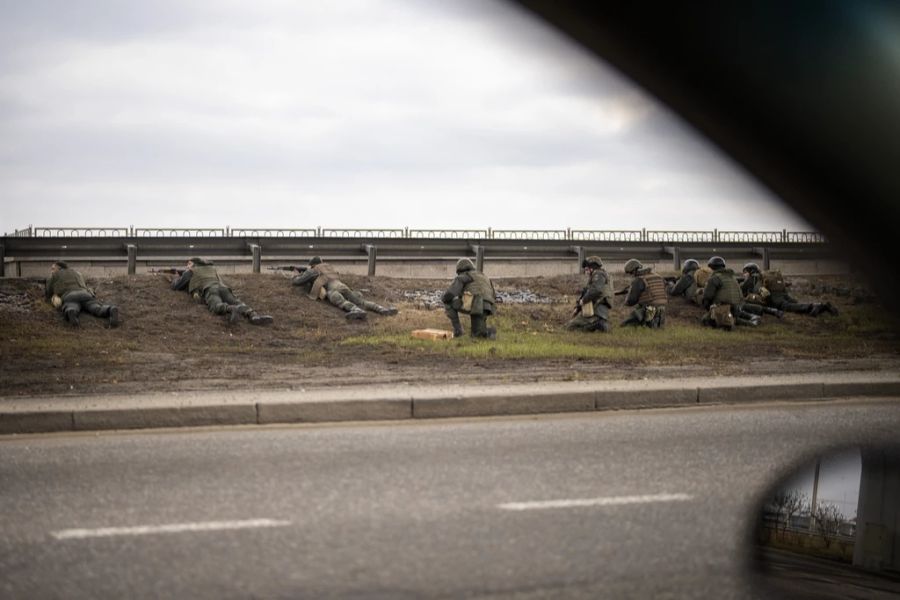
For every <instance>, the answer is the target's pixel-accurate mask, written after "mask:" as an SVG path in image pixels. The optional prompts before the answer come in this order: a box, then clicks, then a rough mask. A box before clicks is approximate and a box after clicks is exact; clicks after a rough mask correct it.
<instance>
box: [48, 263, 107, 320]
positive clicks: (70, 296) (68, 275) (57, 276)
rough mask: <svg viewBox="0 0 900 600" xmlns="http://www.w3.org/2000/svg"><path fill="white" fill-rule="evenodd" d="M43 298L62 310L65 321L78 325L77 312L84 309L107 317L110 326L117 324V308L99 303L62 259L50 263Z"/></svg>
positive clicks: (76, 273)
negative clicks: (48, 276)
mask: <svg viewBox="0 0 900 600" xmlns="http://www.w3.org/2000/svg"><path fill="white" fill-rule="evenodd" d="M44 298H45V299H47V300H49V301H50V302H52V304H53V306H54V307H55V308H57V309H59V310H61V311H62V313H63V316H64V317H65V319H66V322H67V323H69V325H71V326H73V327H78V325H79V321H78V314H79V313H80V312H81V311H82V310H85V311H87V312H88V313H90V314H92V315H94V316H95V317H98V318H101V319H104V318H105V319H109V326H110V327H118V325H119V308H118V307H117V306H113V305H111V304H101V303H100V301H99V300H97V298H96V296H94V293H93V292H92V291H91V290H89V289H88V287H87V285H85V283H84V277H82V276H81V273H79V272H78V271H75V270H74V269H70V268H69V265H68V264H66V263H65V262H64V261H61V260H58V261H56V262H55V263H53V264H52V265H50V278H49V279H47V282H46V285H45V287H44Z"/></svg>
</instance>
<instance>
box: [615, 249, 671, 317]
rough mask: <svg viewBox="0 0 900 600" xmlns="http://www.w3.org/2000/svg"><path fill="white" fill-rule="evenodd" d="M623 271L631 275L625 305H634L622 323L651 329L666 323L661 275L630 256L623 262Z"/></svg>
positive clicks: (665, 298)
mask: <svg viewBox="0 0 900 600" xmlns="http://www.w3.org/2000/svg"><path fill="white" fill-rule="evenodd" d="M625 273H627V274H629V275H631V276H632V278H633V279H632V280H631V287H630V288H629V290H628V297H627V298H626V299H625V306H634V307H635V308H634V310H633V311H631V314H630V315H629V316H628V318H627V319H625V320H624V321H622V325H643V326H645V327H650V328H651V329H659V328H661V327H664V326H665V324H666V304H668V302H669V299H668V298H667V297H666V283H665V281H664V280H663V278H662V277H660V276H659V275H657V274H656V273H654V272H653V271H652V269H650V267H644V265H642V264H641V262H640V261H639V260H638V259H636V258H632V259H631V260H629V261H628V262H627V263H625Z"/></svg>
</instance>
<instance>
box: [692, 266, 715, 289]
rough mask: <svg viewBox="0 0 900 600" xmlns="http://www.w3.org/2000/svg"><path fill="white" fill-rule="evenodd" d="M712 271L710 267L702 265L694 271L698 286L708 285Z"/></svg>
mask: <svg viewBox="0 0 900 600" xmlns="http://www.w3.org/2000/svg"><path fill="white" fill-rule="evenodd" d="M712 273H713V271H712V269H710V268H709V267H700V268H699V269H697V270H696V271H694V281H695V282H696V283H697V287H706V282H707V281H709V278H710V276H712Z"/></svg>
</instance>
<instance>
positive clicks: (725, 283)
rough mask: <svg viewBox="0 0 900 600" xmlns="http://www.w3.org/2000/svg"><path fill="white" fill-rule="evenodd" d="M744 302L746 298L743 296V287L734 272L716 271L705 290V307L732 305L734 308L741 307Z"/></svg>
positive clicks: (727, 270) (726, 270)
mask: <svg viewBox="0 0 900 600" xmlns="http://www.w3.org/2000/svg"><path fill="white" fill-rule="evenodd" d="M743 302H744V296H743V294H741V287H740V285H738V282H737V278H736V277H735V276H734V271H732V270H731V269H719V270H718V271H714V272H713V274H712V275H711V276H710V277H709V281H707V282H706V287H705V288H704V290H703V305H704V306H711V305H713V304H731V305H732V306H740V305H741V304H743Z"/></svg>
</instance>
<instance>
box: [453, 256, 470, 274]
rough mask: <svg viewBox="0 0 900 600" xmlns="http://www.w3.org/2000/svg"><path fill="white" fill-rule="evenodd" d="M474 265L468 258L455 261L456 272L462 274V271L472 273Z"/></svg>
mask: <svg viewBox="0 0 900 600" xmlns="http://www.w3.org/2000/svg"><path fill="white" fill-rule="evenodd" d="M474 270H475V263H473V262H472V259H470V258H461V259H459V260H458V261H456V272H457V273H462V272H463V271H474Z"/></svg>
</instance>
